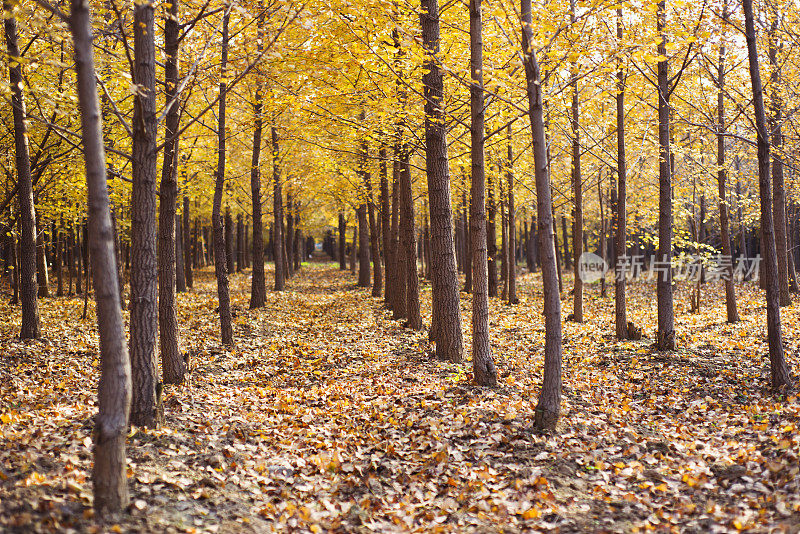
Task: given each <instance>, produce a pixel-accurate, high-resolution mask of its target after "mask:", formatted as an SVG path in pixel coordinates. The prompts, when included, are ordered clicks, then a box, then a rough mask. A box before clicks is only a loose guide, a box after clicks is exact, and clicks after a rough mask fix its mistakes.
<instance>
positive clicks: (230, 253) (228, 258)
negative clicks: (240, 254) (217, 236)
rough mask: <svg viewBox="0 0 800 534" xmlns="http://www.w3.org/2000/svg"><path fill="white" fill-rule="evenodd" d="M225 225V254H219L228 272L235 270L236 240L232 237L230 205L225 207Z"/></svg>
mask: <svg viewBox="0 0 800 534" xmlns="http://www.w3.org/2000/svg"><path fill="white" fill-rule="evenodd" d="M224 224H225V226H224V228H223V231H224V234H223V235H224V236H225V255H224V256H221V257H222V258H223V260H224V261H225V266H226V268H227V272H228V274H230V273H233V272H234V271H236V260H235V258H236V251H235V248H236V242H235V241H234V238H233V216H231V208H230V206H226V207H225V222H224Z"/></svg>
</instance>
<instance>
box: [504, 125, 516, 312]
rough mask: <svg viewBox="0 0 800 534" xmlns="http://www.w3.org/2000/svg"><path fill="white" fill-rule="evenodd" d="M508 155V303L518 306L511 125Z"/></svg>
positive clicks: (507, 137)
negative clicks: (509, 244) (509, 246)
mask: <svg viewBox="0 0 800 534" xmlns="http://www.w3.org/2000/svg"><path fill="white" fill-rule="evenodd" d="M506 142H507V143H508V154H507V160H506V161H507V163H506V179H507V180H508V241H509V243H511V250H510V252H511V254H510V256H509V262H508V265H509V268H508V303H509V304H517V302H519V300H518V299H517V211H516V206H515V205H514V148H513V146H512V142H511V124H509V125H508V126H507V127H506Z"/></svg>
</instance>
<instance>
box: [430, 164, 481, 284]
mask: <svg viewBox="0 0 800 534" xmlns="http://www.w3.org/2000/svg"><path fill="white" fill-rule="evenodd" d="M484 175H485V173H484ZM484 178H485V176H484ZM485 187H486V186H485V185H484V189H485ZM461 199H462V203H463V205H464V206H465V208H464V222H463V223H462V224H463V225H464V234H465V236H464V242H465V247H464V292H465V293H472V233H471V230H470V227H469V224H470V222H469V216H470V212H471V210H472V194H471V193H470V196H469V199H467V194H466V192H465V193H463V194H462V196H461ZM485 214H486V208H484V217H485V216H486V215H485ZM427 226H428V225H427V217H426V225H425V228H426V233H425V235H424V236H423V243H424V244H425V252H426V254H427V249H428V243H427ZM426 266H427V263H426ZM426 272H427V270H426Z"/></svg>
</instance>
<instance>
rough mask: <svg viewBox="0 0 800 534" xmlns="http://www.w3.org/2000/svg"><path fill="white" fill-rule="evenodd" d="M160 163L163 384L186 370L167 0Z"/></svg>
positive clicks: (173, 27)
mask: <svg viewBox="0 0 800 534" xmlns="http://www.w3.org/2000/svg"><path fill="white" fill-rule="evenodd" d="M164 55H165V56H166V59H165V62H164V86H165V90H164V98H165V103H164V105H165V106H167V113H166V117H165V119H164V136H165V137H166V141H165V142H164V162H163V164H162V166H161V188H160V191H159V196H160V200H161V202H160V204H159V214H158V330H159V337H158V339H159V344H160V347H161V376H162V380H163V382H164V383H165V384H180V383H181V382H183V377H184V373H185V372H186V369H185V367H186V366H185V363H184V361H183V356H182V355H181V353H180V350H179V349H178V315H177V310H176V301H175V289H176V277H177V273H176V266H175V263H176V259H177V257H176V254H175V241H176V238H177V234H176V230H177V227H176V225H175V218H176V214H177V204H178V180H177V177H178V135H177V133H178V127H179V123H180V112H179V111H180V110H179V107H178V106H179V104H178V101H177V100H178V98H177V96H178V94H177V91H178V83H179V74H178V69H179V61H180V58H179V56H180V1H179V0H170V3H169V5H168V7H167V12H166V14H165V17H164Z"/></svg>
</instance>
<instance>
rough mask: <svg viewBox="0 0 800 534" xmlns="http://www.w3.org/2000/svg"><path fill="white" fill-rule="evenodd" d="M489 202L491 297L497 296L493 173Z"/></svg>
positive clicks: (488, 236)
mask: <svg viewBox="0 0 800 534" xmlns="http://www.w3.org/2000/svg"><path fill="white" fill-rule="evenodd" d="M486 181H487V188H488V189H487V193H488V202H487V205H486V210H487V211H488V219H487V221H486V247H487V248H486V254H487V256H486V258H487V259H486V261H487V263H488V267H487V268H488V276H489V281H488V292H489V296H490V297H497V231H496V228H497V225H496V224H495V221H496V219H497V204H496V203H495V201H494V183H493V182H492V174H491V173H489V175H488V176H487V177H486Z"/></svg>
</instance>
